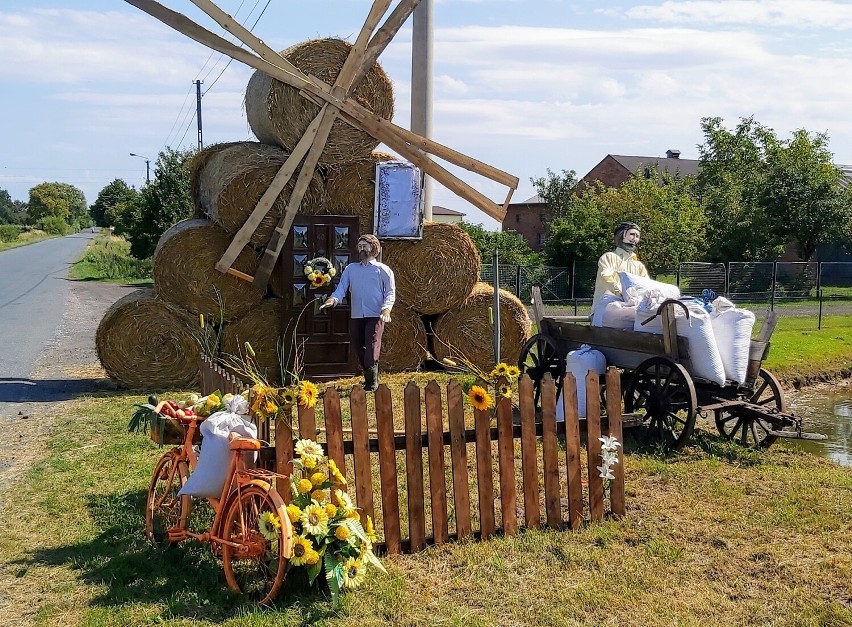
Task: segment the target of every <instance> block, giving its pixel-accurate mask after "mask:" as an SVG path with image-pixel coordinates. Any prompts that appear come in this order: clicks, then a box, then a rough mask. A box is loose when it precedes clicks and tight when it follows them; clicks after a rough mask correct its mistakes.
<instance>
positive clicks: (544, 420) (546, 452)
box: [541, 373, 562, 529]
mask: <svg viewBox="0 0 852 627" xmlns="http://www.w3.org/2000/svg"><path fill="white" fill-rule="evenodd" d="M541 433H542V447H541V448H542V455H543V457H544V504H545V511H546V513H547V526H548V527H550V528H551V529H560V528H561V527H562V502H561V494H560V491H559V445H558V443H557V441H556V384H555V383H554V382H553V377H551V376H550V373H546V374H545V375H544V379H542V381H541Z"/></svg>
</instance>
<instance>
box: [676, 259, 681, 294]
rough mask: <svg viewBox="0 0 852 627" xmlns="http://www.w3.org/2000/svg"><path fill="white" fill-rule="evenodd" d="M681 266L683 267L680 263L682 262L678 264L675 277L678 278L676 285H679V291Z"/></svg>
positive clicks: (678, 287) (678, 286)
mask: <svg viewBox="0 0 852 627" xmlns="http://www.w3.org/2000/svg"><path fill="white" fill-rule="evenodd" d="M680 266H681V263H680V262H678V264H677V274H676V275H675V277H676V278H675V283H677V289H680Z"/></svg>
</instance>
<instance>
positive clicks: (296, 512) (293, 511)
mask: <svg viewBox="0 0 852 627" xmlns="http://www.w3.org/2000/svg"><path fill="white" fill-rule="evenodd" d="M301 517H302V510H301V509H299V506H298V505H295V504H293V503H290V504H289V505H288V506H287V518H289V519H290V522H291V523H294V522H299V519H300V518H301Z"/></svg>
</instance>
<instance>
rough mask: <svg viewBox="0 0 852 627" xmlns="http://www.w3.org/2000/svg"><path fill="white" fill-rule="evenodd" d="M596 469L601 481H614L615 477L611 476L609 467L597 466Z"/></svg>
mask: <svg viewBox="0 0 852 627" xmlns="http://www.w3.org/2000/svg"><path fill="white" fill-rule="evenodd" d="M597 469H598V472H599V473H600V478H601V479H604V480H607V481H612V480H613V479H615V475H614V474H612V470H610V468H609V466H607V465H606V464H604V465H602V466H598V467H597Z"/></svg>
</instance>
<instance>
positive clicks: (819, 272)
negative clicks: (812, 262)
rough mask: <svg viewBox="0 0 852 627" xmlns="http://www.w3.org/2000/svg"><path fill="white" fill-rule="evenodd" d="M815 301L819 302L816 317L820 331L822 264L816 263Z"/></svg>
mask: <svg viewBox="0 0 852 627" xmlns="http://www.w3.org/2000/svg"><path fill="white" fill-rule="evenodd" d="M816 292H817V300H819V314H818V315H817V329H822V262H821V261H817V284H816Z"/></svg>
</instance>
